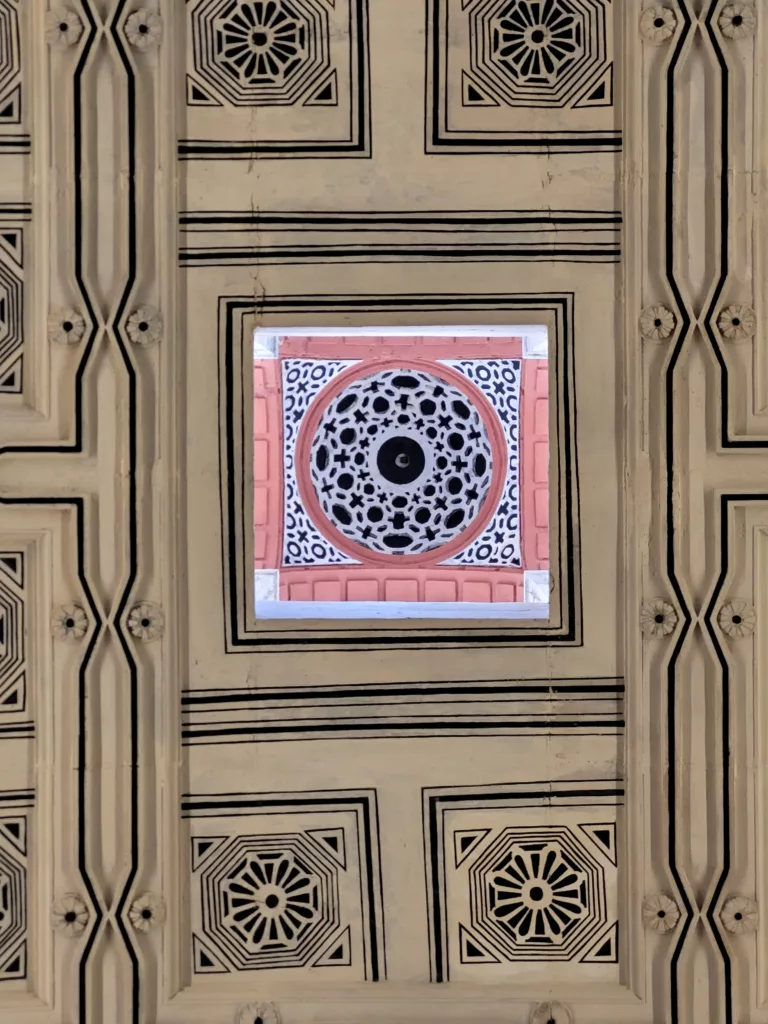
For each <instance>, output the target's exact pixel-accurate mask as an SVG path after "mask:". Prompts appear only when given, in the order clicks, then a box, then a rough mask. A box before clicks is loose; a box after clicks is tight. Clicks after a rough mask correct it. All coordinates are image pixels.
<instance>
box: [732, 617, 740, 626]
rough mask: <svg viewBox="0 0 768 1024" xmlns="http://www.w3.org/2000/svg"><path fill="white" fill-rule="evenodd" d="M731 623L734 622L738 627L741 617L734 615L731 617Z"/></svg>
mask: <svg viewBox="0 0 768 1024" xmlns="http://www.w3.org/2000/svg"><path fill="white" fill-rule="evenodd" d="M733 621H734V622H735V623H736V625H737V626H738V625H739V623H740V622H741V616H740V615H734V616H733Z"/></svg>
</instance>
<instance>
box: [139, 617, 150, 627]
mask: <svg viewBox="0 0 768 1024" xmlns="http://www.w3.org/2000/svg"><path fill="white" fill-rule="evenodd" d="M141 624H142V626H143V627H144V629H146V628H147V626H148V625H149V619H147V618H146V617H145V618H143V619H142V620H141Z"/></svg>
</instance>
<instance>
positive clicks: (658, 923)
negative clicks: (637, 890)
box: [643, 892, 680, 935]
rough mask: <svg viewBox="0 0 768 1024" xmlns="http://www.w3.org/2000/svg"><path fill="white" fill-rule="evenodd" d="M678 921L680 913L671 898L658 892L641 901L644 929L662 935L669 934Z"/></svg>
mask: <svg viewBox="0 0 768 1024" xmlns="http://www.w3.org/2000/svg"><path fill="white" fill-rule="evenodd" d="M679 920H680V911H679V910H678V907H677V904H676V903H675V901H674V900H673V899H672V897H671V896H667V894H666V893H663V892H659V893H656V895H655V896H646V898H645V899H644V900H643V921H644V922H645V926H646V928H650V929H651V931H654V932H659V933H660V934H662V935H663V934H664V933H665V932H671V931H672V929H673V928H675V927H676V926H677V922H678V921H679Z"/></svg>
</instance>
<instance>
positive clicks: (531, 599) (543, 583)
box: [523, 569, 549, 604]
mask: <svg viewBox="0 0 768 1024" xmlns="http://www.w3.org/2000/svg"><path fill="white" fill-rule="evenodd" d="M523 600H524V601H525V602H526V603H527V604H549V570H548V569H530V570H528V571H526V572H524V573H523Z"/></svg>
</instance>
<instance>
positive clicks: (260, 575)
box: [253, 569, 280, 601]
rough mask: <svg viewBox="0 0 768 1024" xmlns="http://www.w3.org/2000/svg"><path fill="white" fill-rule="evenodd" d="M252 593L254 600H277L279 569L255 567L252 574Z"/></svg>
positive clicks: (278, 596) (278, 598)
mask: <svg viewBox="0 0 768 1024" xmlns="http://www.w3.org/2000/svg"><path fill="white" fill-rule="evenodd" d="M253 593H254V598H255V600H256V601H279V600H280V571H279V570H278V569H257V570H256V571H255V572H254V574H253Z"/></svg>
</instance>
